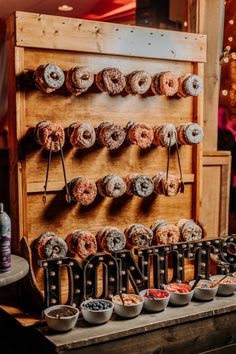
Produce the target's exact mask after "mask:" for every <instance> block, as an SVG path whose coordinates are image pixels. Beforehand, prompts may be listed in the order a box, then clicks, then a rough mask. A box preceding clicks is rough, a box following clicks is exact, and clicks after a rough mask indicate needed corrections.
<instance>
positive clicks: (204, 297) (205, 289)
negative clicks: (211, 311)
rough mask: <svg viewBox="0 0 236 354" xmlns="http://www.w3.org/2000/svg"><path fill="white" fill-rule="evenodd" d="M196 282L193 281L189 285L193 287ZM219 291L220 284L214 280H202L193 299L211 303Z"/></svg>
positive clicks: (195, 290)
mask: <svg viewBox="0 0 236 354" xmlns="http://www.w3.org/2000/svg"><path fill="white" fill-rule="evenodd" d="M194 282H195V281H194V280H193V281H191V282H190V283H189V284H190V285H191V286H192V285H193V284H194ZM217 291H218V284H216V283H215V282H213V281H212V280H205V279H202V280H200V281H199V283H198V284H197V286H196V287H195V289H194V294H193V297H194V299H196V300H199V301H211V300H213V299H214V297H215V296H216V293H217Z"/></svg>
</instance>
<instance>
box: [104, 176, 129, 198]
mask: <svg viewBox="0 0 236 354" xmlns="http://www.w3.org/2000/svg"><path fill="white" fill-rule="evenodd" d="M97 187H98V191H99V193H100V194H101V195H102V196H103V197H111V198H118V197H121V196H122V195H123V194H124V193H125V192H126V184H125V182H124V180H123V179H122V178H121V177H119V176H115V175H107V176H105V177H103V178H101V179H100V180H98V182H97Z"/></svg>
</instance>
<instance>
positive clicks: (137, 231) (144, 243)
mask: <svg viewBox="0 0 236 354" xmlns="http://www.w3.org/2000/svg"><path fill="white" fill-rule="evenodd" d="M124 232H125V236H126V240H127V246H128V247H129V248H132V247H135V246H136V247H149V246H150V245H151V243H152V239H153V232H152V230H151V229H149V228H148V227H145V226H144V225H141V224H131V225H129V226H128V227H127V228H126V229H125V231H124Z"/></svg>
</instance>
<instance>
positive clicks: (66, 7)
mask: <svg viewBox="0 0 236 354" xmlns="http://www.w3.org/2000/svg"><path fill="white" fill-rule="evenodd" d="M57 9H58V10H59V11H72V10H73V7H72V6H69V5H60V6H58V8H57Z"/></svg>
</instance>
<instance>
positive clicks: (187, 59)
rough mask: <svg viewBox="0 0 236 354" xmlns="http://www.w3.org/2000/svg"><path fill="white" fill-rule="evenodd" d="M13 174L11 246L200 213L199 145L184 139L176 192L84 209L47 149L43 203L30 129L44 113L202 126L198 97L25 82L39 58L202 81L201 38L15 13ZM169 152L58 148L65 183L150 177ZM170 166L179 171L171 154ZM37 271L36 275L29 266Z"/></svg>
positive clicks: (41, 161)
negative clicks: (180, 188)
mask: <svg viewBox="0 0 236 354" xmlns="http://www.w3.org/2000/svg"><path fill="white" fill-rule="evenodd" d="M8 38H9V41H8V49H9V83H10V84H9V102H10V117H9V118H10V119H9V125H10V127H9V129H10V155H11V159H10V171H11V172H10V176H11V180H10V183H11V192H10V194H11V195H10V200H11V216H12V221H13V235H14V238H13V248H14V251H16V250H17V248H18V245H19V241H20V239H21V238H22V237H23V236H26V237H27V238H28V241H29V243H30V244H32V242H33V241H34V240H35V239H36V238H37V237H38V236H39V235H40V234H41V233H42V232H45V231H47V230H51V231H53V232H55V233H56V234H57V235H59V236H61V237H63V238H65V237H66V235H67V234H68V233H69V232H71V231H74V230H76V229H78V228H82V229H89V230H91V231H93V232H95V233H96V232H97V231H98V230H99V229H100V228H101V227H103V226H106V225H114V226H117V227H119V228H121V229H124V228H125V227H126V226H127V225H129V224H130V223H135V222H139V223H143V224H144V225H146V226H150V224H152V223H153V222H154V221H155V220H156V219H158V218H164V219H167V220H170V221H172V222H176V221H177V220H178V219H180V218H193V219H195V220H196V219H201V200H202V195H201V189H202V186H201V184H202V168H201V166H202V146H201V144H199V145H197V146H193V147H192V146H182V147H181V148H180V158H181V162H182V169H183V174H184V180H185V182H186V186H185V193H184V194H179V195H178V196H176V197H173V198H167V197H164V196H156V197H154V196H152V197H150V198H146V199H140V198H138V197H133V198H130V197H124V198H119V199H117V200H112V199H109V198H100V197H98V198H97V199H96V201H95V202H94V203H93V204H92V205H90V206H88V207H80V206H79V205H68V204H67V203H66V201H65V198H64V194H65V193H64V192H63V191H62V189H63V186H64V183H63V174H62V167H61V163H60V156H59V155H58V154H53V158H52V165H51V170H50V174H49V188H48V189H49V193H48V197H47V204H46V205H44V204H43V203H42V191H43V186H44V180H45V173H46V164H47V154H45V152H43V151H42V149H40V147H39V146H38V145H37V144H36V143H35V142H34V140H33V137H32V135H29V132H30V131H32V128H34V127H35V126H36V124H37V123H38V122H39V121H41V120H44V119H48V120H51V121H53V122H58V123H62V124H63V126H64V127H65V128H66V127H68V126H69V124H71V123H73V122H74V121H89V122H91V123H92V124H93V125H94V126H95V127H96V126H98V125H99V124H100V123H101V122H102V121H111V122H114V123H119V124H121V125H122V126H125V125H126V124H127V122H128V121H129V120H132V121H140V122H144V123H148V124H150V125H152V126H154V125H157V124H160V125H161V124H165V123H173V124H175V125H176V126H177V125H179V124H181V123H185V122H190V121H192V122H197V123H199V124H200V125H202V124H203V117H202V115H203V114H202V111H203V103H202V95H200V96H198V97H194V98H193V97H189V98H182V99H180V98H167V97H165V96H149V97H145V98H143V97H137V96H131V95H127V96H125V97H123V96H121V95H118V96H115V97H111V96H109V95H108V94H105V93H97V92H92V91H90V92H87V93H85V94H83V95H82V96H81V97H73V96H70V95H64V94H60V93H58V92H57V93H53V94H45V93H43V92H41V91H39V90H37V89H34V88H32V87H31V86H30V84H29V83H28V84H27V80H26V78H27V74H28V72H29V71H33V70H35V69H36V68H37V67H38V66H39V65H40V64H46V63H49V62H53V63H56V64H58V65H59V66H61V68H62V69H63V70H65V71H66V70H68V69H69V68H71V67H73V66H76V65H86V66H88V67H89V68H90V69H91V70H92V71H93V72H94V73H97V72H99V71H100V70H101V69H103V68H104V67H118V68H119V69H120V70H121V71H123V72H124V73H125V74H128V73H130V72H132V71H134V70H140V69H143V70H146V71H148V72H149V73H151V74H154V73H157V72H162V71H167V70H171V71H173V72H174V73H175V74H176V75H177V76H181V75H183V74H185V73H195V74H198V75H199V76H200V77H202V78H203V65H204V64H203V63H204V62H205V60H206V36H204V35H196V34H193V33H183V32H173V31H164V30H156V29H148V28H141V27H133V26H132V27H131V26H123V25H117V24H109V23H100V22H93V21H85V20H80V19H70V18H63V17H54V16H46V15H39V14H32V13H23V12H17V13H16V14H15V16H12V17H11V18H10V19H9V21H8ZM166 163H167V149H165V148H156V147H155V148H154V147H153V148H151V149H149V150H148V151H141V150H140V149H139V148H138V147H137V146H128V147H124V148H122V149H121V150H119V151H114V152H109V151H108V150H107V149H106V148H99V147H94V148H92V149H90V150H88V151H78V150H77V149H75V148H72V147H67V148H66V149H65V164H66V170H67V178H68V181H69V180H71V179H72V178H74V177H76V176H88V177H92V178H94V179H95V180H97V179H99V178H100V177H102V176H104V175H106V174H108V173H110V172H112V173H115V174H118V175H120V176H125V175H126V174H128V173H130V172H138V173H142V174H147V175H150V176H154V175H155V174H156V173H157V172H158V171H163V170H164V171H165V170H166ZM170 169H171V173H176V174H177V173H178V165H177V156H176V153H174V154H173V156H172V158H171V164H170ZM36 274H37V272H36Z"/></svg>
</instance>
